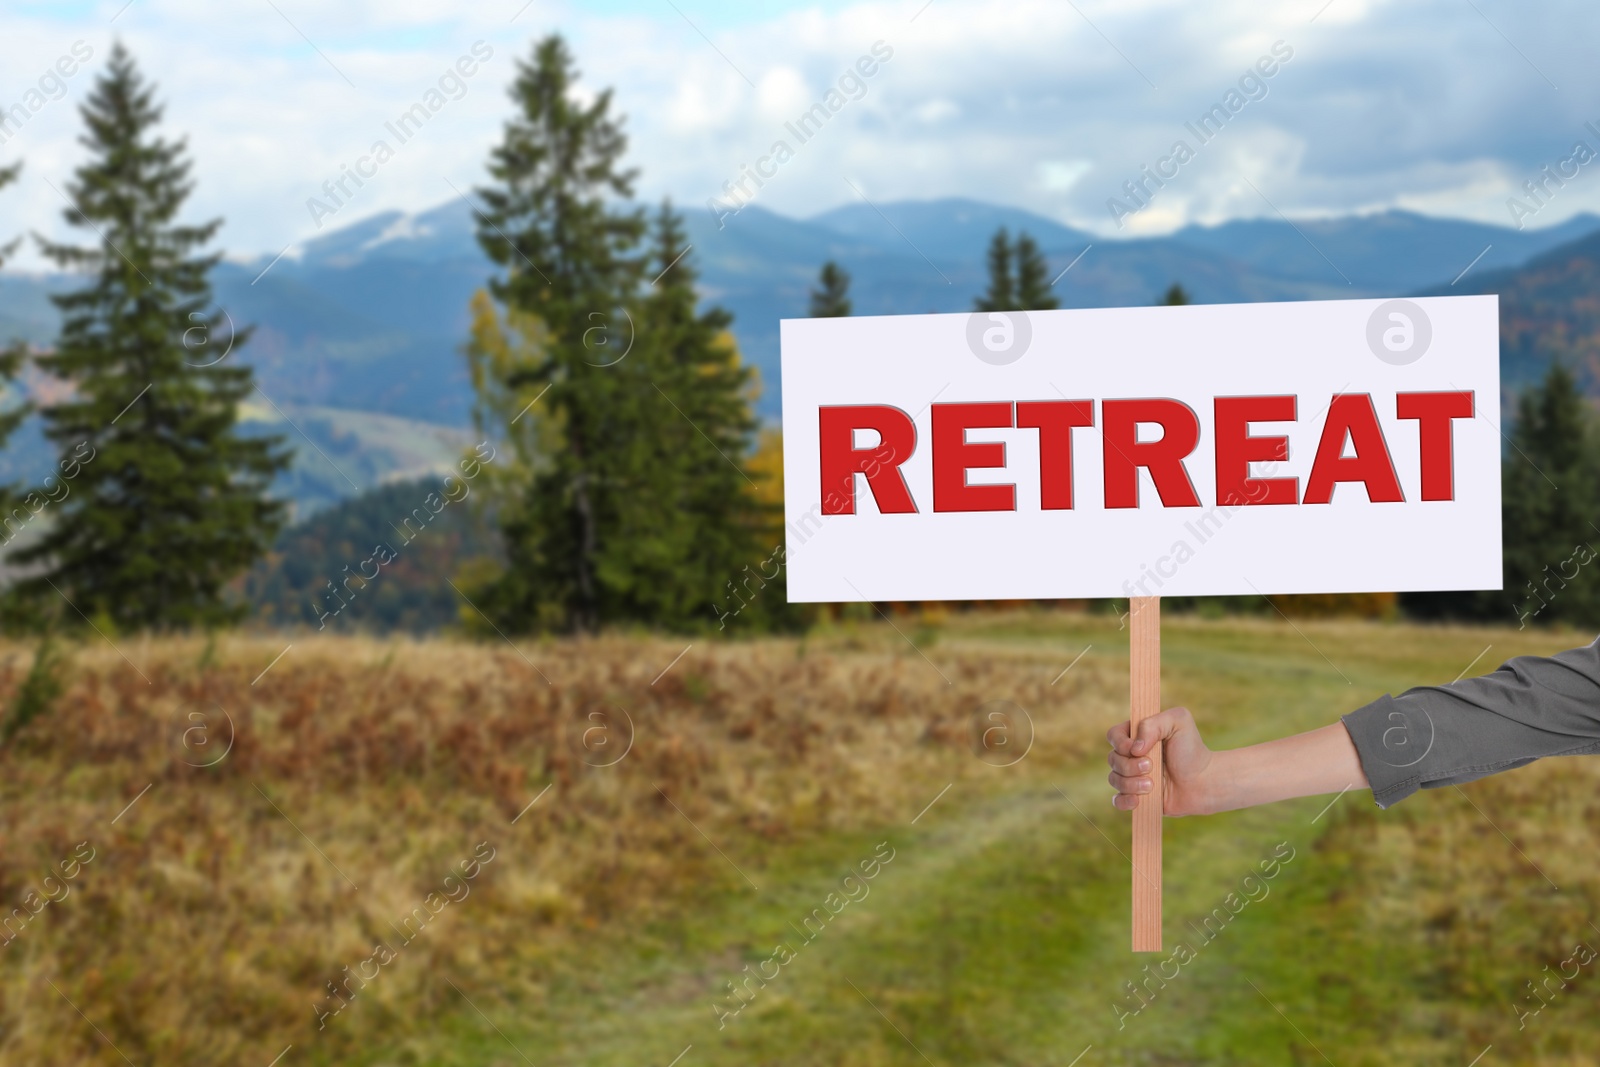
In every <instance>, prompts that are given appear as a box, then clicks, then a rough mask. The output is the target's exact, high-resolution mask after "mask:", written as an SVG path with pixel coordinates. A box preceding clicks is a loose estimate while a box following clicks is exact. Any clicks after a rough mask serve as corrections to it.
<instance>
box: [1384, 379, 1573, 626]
mask: <svg viewBox="0 0 1600 1067" xmlns="http://www.w3.org/2000/svg"><path fill="white" fill-rule="evenodd" d="M1500 485H1501V488H1500V531H1501V538H1502V543H1503V545H1504V570H1503V576H1504V588H1503V589H1501V590H1487V591H1463V592H1444V593H1408V594H1404V595H1402V597H1401V605H1402V606H1403V607H1404V608H1405V610H1406V612H1407V613H1408V614H1411V615H1414V616H1417V617H1421V618H1458V619H1480V620H1490V621H1494V622H1499V623H1510V624H1516V625H1519V626H1527V625H1537V624H1542V623H1551V622H1561V621H1570V622H1574V623H1577V624H1579V625H1585V626H1592V625H1593V620H1594V618H1595V616H1596V613H1597V612H1600V427H1597V424H1596V420H1595V416H1594V415H1593V413H1592V412H1591V410H1590V409H1589V406H1588V403H1587V401H1585V399H1584V397H1583V395H1582V394H1581V393H1580V392H1579V391H1578V387H1577V382H1576V381H1575V379H1574V378H1573V375H1572V373H1571V372H1570V371H1569V370H1567V369H1566V368H1565V367H1563V366H1562V365H1561V364H1560V363H1553V364H1552V365H1551V367H1550V370H1549V372H1548V373H1547V374H1546V375H1545V378H1544V381H1543V382H1541V383H1540V384H1539V385H1538V386H1535V387H1532V388H1529V389H1525V390H1524V391H1523V392H1522V393H1521V395H1520V396H1519V397H1518V398H1517V412H1516V417H1515V424H1514V426H1513V427H1512V429H1511V433H1510V437H1509V446H1508V448H1507V449H1506V451H1505V455H1504V457H1503V459H1502V461H1501V478H1500Z"/></svg>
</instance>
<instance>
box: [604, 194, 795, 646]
mask: <svg viewBox="0 0 1600 1067" xmlns="http://www.w3.org/2000/svg"><path fill="white" fill-rule="evenodd" d="M650 236H651V239H650V273H651V274H652V275H654V276H656V280H655V282H654V283H653V284H652V285H651V286H650V287H649V288H648V290H647V291H646V293H645V295H644V297H643V299H642V301H641V303H640V313H639V316H638V319H639V327H640V328H639V335H640V342H639V343H640V345H641V347H642V349H643V351H642V353H641V354H642V355H643V357H644V364H645V365H646V366H647V367H648V369H649V374H650V377H651V385H652V391H653V399H654V400H655V402H656V410H655V411H654V412H653V413H650V414H649V415H648V416H647V419H646V422H645V424H644V425H643V426H641V430H648V433H642V434H641V443H642V445H643V447H644V448H645V449H646V450H647V455H644V456H642V457H641V460H642V469H644V470H647V471H648V472H649V475H648V477H647V478H645V479H643V480H642V484H641V485H640V487H639V490H638V492H637V493H636V494H635V496H634V500H633V506H632V507H631V508H630V509H629V525H630V526H631V527H632V530H631V532H630V531H624V532H623V536H622V537H621V541H622V543H623V544H628V545H632V546H634V548H635V551H638V552H640V553H641V555H640V556H639V558H637V559H636V560H635V566H634V567H633V568H632V576H633V581H632V582H631V585H632V590H633V600H634V603H633V605H632V609H631V611H630V615H631V616H632V617H635V618H641V619H645V620H648V621H652V622H656V623H658V624H662V625H670V626H675V627H691V628H694V627H699V626H703V625H706V624H708V623H711V622H713V621H715V620H716V618H717V616H718V614H719V613H718V612H717V611H716V610H715V608H716V606H717V605H718V604H721V605H722V606H723V610H724V611H732V610H734V609H736V608H738V607H739V605H740V603H742V602H744V603H749V604H750V606H749V607H748V608H745V609H743V610H741V611H740V612H739V614H738V616H737V617H738V619H739V622H740V623H741V624H743V626H745V627H750V626H755V627H757V628H760V627H764V626H765V625H767V624H768V623H770V622H771V621H772V620H773V619H774V618H776V617H777V616H779V615H781V614H782V610H783V605H784V601H785V596H784V592H783V589H782V588H781V587H780V588H778V589H775V590H773V591H771V592H767V591H765V590H766V586H767V585H769V584H771V583H772V581H773V579H774V577H775V574H774V573H771V572H776V571H777V570H778V567H779V564H780V563H781V560H782V552H781V549H779V547H778V545H777V544H773V543H767V544H763V543H761V541H760V540H759V539H758V533H759V531H760V530H761V529H762V527H763V526H770V525H771V524H770V523H764V522H763V518H764V516H763V514H762V507H763V506H762V505H761V503H760V502H759V500H758V497H757V486H756V484H755V478H754V476H753V475H752V474H751V472H750V471H748V470H747V469H746V464H745V463H744V458H745V457H746V455H747V454H748V453H749V451H750V448H751V445H752V442H753V438H754V434H755V431H756V428H757V423H756V419H755V416H754V414H753V412H752V411H751V406H750V399H751V394H752V392H753V389H754V385H755V383H754V372H753V371H752V370H751V369H750V368H749V367H747V366H745V365H744V364H743V363H742V362H741V361H740V358H739V351H738V348H737V346H736V345H735V343H734V340H733V335H732V334H731V333H730V332H729V327H730V326H731V325H732V322H733V316H732V315H730V314H729V313H728V312H727V311H725V310H723V309H722V308H719V307H711V308H707V309H706V310H704V311H701V310H698V308H697V303H698V295H697V293H696V288H695V283H696V281H697V272H696V271H695V269H694V265H693V262H692V259H691V257H690V256H689V255H688V254H687V248H688V243H687V241H686V238H685V235H684V229H683V219H682V217H681V216H680V215H678V214H677V213H676V212H675V211H673V209H672V206H671V205H670V204H664V205H662V207H661V210H660V212H659V213H658V214H657V216H656V218H655V221H654V224H653V225H652V227H651V235H650ZM645 550H648V554H647V555H646V554H643V553H644V552H645ZM775 551H776V553H777V558H776V559H775V560H774V561H773V562H772V563H770V564H769V565H768V567H767V570H768V571H769V573H767V574H766V575H765V576H761V573H760V572H761V566H760V565H761V563H762V562H763V560H764V559H766V558H769V557H772V556H773V554H774V552H775ZM734 589H737V590H739V593H740V596H739V599H735V598H734V597H733V596H732V595H731V591H732V590H734Z"/></svg>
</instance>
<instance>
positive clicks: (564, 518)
mask: <svg viewBox="0 0 1600 1067" xmlns="http://www.w3.org/2000/svg"><path fill="white" fill-rule="evenodd" d="M577 79H578V72H577V70H576V68H575V65H574V63H573V60H572V55H571V53H570V52H569V51H568V49H567V46H566V43H565V42H564V41H563V40H562V39H561V38H560V37H559V36H554V35H552V36H549V37H546V38H545V39H543V40H542V41H540V42H538V43H537V44H536V45H535V46H534V50H533V56H532V59H531V61H527V62H523V61H519V62H518V64H517V76H516V79H515V81H514V82H513V83H512V86H511V90H510V95H511V98H512V100H513V102H514V103H515V105H516V113H515V114H514V116H513V117H512V119H511V120H510V121H509V122H508V123H507V124H506V127H505V133H504V137H503V139H502V141H501V143H500V144H499V145H498V146H497V147H495V148H494V149H493V150H492V152H491V154H490V162H489V168H488V169H489V174H490V177H491V178H493V179H494V181H495V182H496V184H495V185H493V186H491V187H489V188H484V189H480V190H479V191H478V193H479V196H480V197H481V198H482V200H483V203H484V204H485V206H486V208H487V210H486V211H485V212H484V213H483V214H482V215H481V216H480V219H479V226H478V241H479V243H480V244H481V245H482V246H483V249H484V251H485V252H486V253H487V254H488V255H489V258H490V259H492V260H493V261H494V262H495V263H497V264H499V265H500V266H501V267H503V268H504V271H505V273H504V276H503V277H502V278H498V279H496V280H494V281H493V282H492V283H491V285H490V290H491V292H492V293H493V294H494V296H495V297H496V298H497V299H498V300H500V301H501V302H502V303H503V304H505V305H506V306H507V308H508V310H515V311H518V312H521V313H523V314H525V315H528V316H532V317H536V318H537V320H538V321H539V323H540V325H541V327H542V329H541V338H540V343H539V346H538V351H537V354H536V356H535V357H534V358H533V359H531V360H527V361H524V362H523V363H522V365H520V366H518V367H517V368H515V369H514V370H513V371H512V372H511V375H510V377H509V379H508V382H507V384H508V385H509V386H510V387H511V388H513V389H524V390H527V391H528V392H529V393H530V395H532V394H534V393H539V394H540V395H541V396H542V400H541V408H540V417H543V418H545V419H547V420H549V421H550V422H551V423H553V424H554V425H556V426H557V427H559V431H558V432H559V434H560V447H559V448H557V449H556V450H555V452H554V453H553V454H550V455H547V456H545V457H542V458H541V461H540V463H539V465H538V469H537V470H536V471H534V472H533V477H532V480H531V481H530V482H529V483H528V484H527V485H526V486H525V487H524V488H523V489H522V491H521V492H520V494H519V496H520V499H515V500H507V501H504V502H503V503H502V506H501V516H502V534H503V535H504V538H505V541H506V554H507V561H508V564H509V567H508V574H507V576H506V581H504V582H502V583H499V584H498V585H497V586H496V588H495V589H494V590H493V591H492V596H491V598H490V602H491V604H492V605H493V607H492V609H491V613H492V614H494V615H496V616H497V617H498V618H499V619H500V620H501V621H502V623H503V624H504V625H507V626H510V627H512V628H515V629H523V630H526V629H532V628H535V627H539V626H545V625H564V626H570V627H574V628H577V629H584V630H587V629H593V628H595V627H596V626H598V625H599V623H600V622H601V620H602V619H603V618H604V617H605V616H607V615H609V614H610V613H611V605H609V604H607V603H605V602H604V601H605V590H604V589H603V588H602V584H603V582H604V580H605V576H604V575H603V574H602V573H601V569H602V561H601V553H602V551H603V550H604V549H605V547H606V546H605V545H604V544H603V543H602V539H603V531H605V530H606V529H608V528H609V527H612V526H614V525H615V521H616V513H617V508H618V506H619V505H620V503H621V502H622V500H623V499H624V497H625V495H626V494H627V493H628V492H629V491H630V489H631V485H630V482H631V475H632V473H633V472H632V471H631V470H630V468H631V466H632V463H633V461H634V458H635V451H636V450H635V449H633V448H632V447H631V441H630V438H631V435H632V433H633V429H632V427H631V426H630V422H631V421H634V420H636V418H637V414H638V410H639V408H638V405H639V404H640V403H642V402H643V400H644V398H643V397H642V395H641V387H642V388H644V389H648V388H649V386H648V384H647V383H646V382H644V381H641V380H639V375H637V374H636V373H635V371H636V370H637V368H638V367H639V366H640V361H637V360H635V361H633V363H632V364H631V365H630V363H629V362H628V360H627V358H626V355H624V353H627V352H628V351H629V349H628V347H627V346H628V345H629V344H630V343H631V342H632V341H633V340H634V337H635V334H636V330H635V329H633V328H631V327H630V326H629V325H628V323H627V321H626V319H627V316H626V315H625V314H624V311H625V308H626V305H627V304H628V302H629V300H630V297H631V294H632V291H633V290H634V288H635V287H636V286H637V284H638V282H639V279H640V274H641V270H642V266H643V264H642V262H641V260H640V258H639V257H638V255H637V254H636V246H637V244H638V242H639V240H640V238H641V236H642V234H643V232H644V216H643V213H642V212H641V211H638V210H636V209H633V208H624V207H620V206H619V204H618V202H619V201H623V202H625V201H626V199H627V198H628V197H630V196H631V195H632V192H633V180H634V172H632V171H629V170H623V169H621V160H622V155H623V152H624V151H625V150H626V148H627V138H626V137H625V136H624V134H623V132H622V123H621V121H620V119H618V118H615V117H613V115H612V114H611V92H610V90H606V91H603V92H601V93H599V94H597V95H596V96H595V97H594V98H593V99H592V100H591V101H590V102H588V103H581V102H579V101H578V100H576V99H575V98H574V95H573V90H574V88H575V85H576V82H577Z"/></svg>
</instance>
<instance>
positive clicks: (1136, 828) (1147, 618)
mask: <svg viewBox="0 0 1600 1067" xmlns="http://www.w3.org/2000/svg"><path fill="white" fill-rule="evenodd" d="M1128 631H1129V636H1128V652H1129V656H1128V663H1129V675H1130V676H1129V683H1130V684H1129V708H1128V711H1129V721H1130V722H1132V723H1133V731H1134V733H1135V734H1137V732H1138V728H1139V722H1140V721H1141V720H1143V719H1147V718H1149V717H1150V716H1152V715H1154V714H1156V713H1157V712H1159V711H1160V710H1161V598H1160V597H1154V596H1137V597H1133V598H1132V599H1131V601H1130V603H1129V605H1128ZM1149 758H1150V779H1151V782H1152V783H1153V788H1152V789H1151V790H1150V792H1149V793H1147V794H1145V796H1144V797H1143V799H1141V800H1140V801H1139V806H1138V807H1137V808H1136V809H1134V812H1133V951H1135V952H1160V951H1161V818H1162V810H1163V808H1164V804H1163V802H1162V785H1163V775H1162V767H1161V746H1160V745H1157V746H1156V747H1155V748H1154V749H1153V750H1152V751H1151V752H1150V753H1149Z"/></svg>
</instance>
